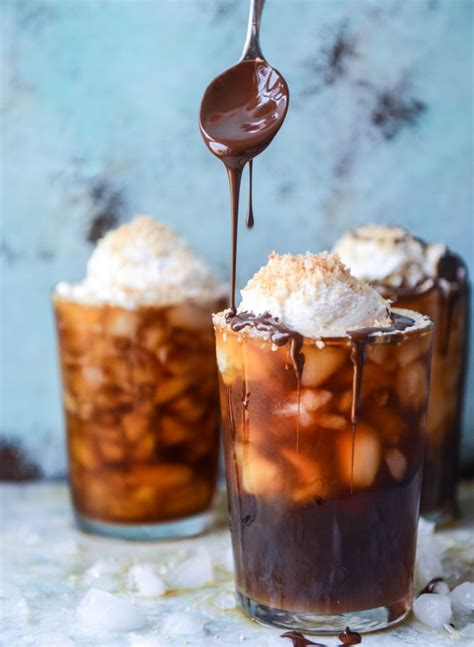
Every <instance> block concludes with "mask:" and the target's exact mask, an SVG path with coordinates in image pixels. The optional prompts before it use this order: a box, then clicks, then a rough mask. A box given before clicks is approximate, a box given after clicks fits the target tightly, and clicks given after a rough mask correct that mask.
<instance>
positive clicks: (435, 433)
mask: <svg viewBox="0 0 474 647" xmlns="http://www.w3.org/2000/svg"><path fill="white" fill-rule="evenodd" d="M374 287H375V288H376V289H377V290H378V291H379V292H381V294H382V295H383V296H384V297H386V298H389V299H391V300H392V302H394V303H395V304H396V306H397V307H400V308H409V309H411V310H416V311H418V312H421V313H422V314H424V315H427V316H428V317H431V319H433V321H434V322H435V333H434V343H433V360H432V368H431V384H430V398H429V404H428V435H427V440H426V453H425V463H424V469H423V485H422V488H421V505H420V510H421V514H422V515H423V516H425V517H427V518H428V519H430V520H432V521H435V522H436V523H439V524H442V523H445V522H447V521H450V520H451V519H452V518H453V517H455V516H456V514H457V504H456V486H457V481H458V475H459V448H460V442H461V431H462V429H461V427H462V413H463V402H464V395H465V378H466V366H467V356H468V337H469V284H468V278H467V269H466V266H465V264H464V263H463V262H462V261H461V259H460V258H458V257H457V256H454V255H451V254H447V255H446V256H445V257H443V258H442V259H441V262H440V276H439V277H437V278H436V280H433V279H427V280H426V281H425V282H424V283H423V284H421V285H419V286H417V287H416V288H409V289H408V288H407V289H403V288H400V289H396V288H390V287H388V286H382V285H374Z"/></svg>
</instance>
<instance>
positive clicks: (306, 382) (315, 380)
mask: <svg viewBox="0 0 474 647" xmlns="http://www.w3.org/2000/svg"><path fill="white" fill-rule="evenodd" d="M304 356H305V362H304V366H303V374H302V376H301V385H302V386H311V387H318V386H320V385H321V384H323V383H324V382H325V381H326V380H328V379H329V378H330V377H331V375H332V374H333V373H334V372H335V371H337V369H338V368H339V367H340V366H341V365H342V364H343V363H344V360H345V358H346V354H345V353H343V352H341V351H340V350H339V349H336V348H331V346H328V347H327V348H324V349H323V350H319V349H318V350H316V349H312V350H309V349H305V353H304Z"/></svg>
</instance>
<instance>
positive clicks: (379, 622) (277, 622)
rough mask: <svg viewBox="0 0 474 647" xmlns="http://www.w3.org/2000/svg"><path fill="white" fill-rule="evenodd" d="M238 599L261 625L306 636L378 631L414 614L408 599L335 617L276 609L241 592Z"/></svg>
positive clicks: (335, 615) (333, 614)
mask: <svg viewBox="0 0 474 647" xmlns="http://www.w3.org/2000/svg"><path fill="white" fill-rule="evenodd" d="M237 600H238V602H239V604H240V606H241V607H242V609H243V610H244V611H245V613H247V614H248V615H249V616H250V617H251V618H253V619H254V620H256V621H257V622H259V623H261V624H264V625H271V626H273V627H281V628H282V629H293V630H296V631H301V632H302V633H306V634H335V633H339V632H341V631H344V629H345V628H346V627H350V628H351V630H352V631H357V632H359V633H365V632H368V631H376V630H377V629H385V628H386V627H390V626H392V625H394V624H397V623H399V622H401V621H402V620H404V619H405V618H406V616H407V615H408V613H409V612H410V604H409V603H408V598H404V599H403V600H400V601H398V602H395V603H394V604H392V605H390V606H389V607H377V608H376V609H364V610H363V611H349V612H347V613H332V614H331V613H327V614H324V613H321V614H319V613H306V612H298V611H284V610H283V609H275V608H273V607H268V606H266V605H264V604H260V603H259V602H257V601H256V600H253V599H252V598H249V597H247V596H245V595H242V594H241V593H239V592H237Z"/></svg>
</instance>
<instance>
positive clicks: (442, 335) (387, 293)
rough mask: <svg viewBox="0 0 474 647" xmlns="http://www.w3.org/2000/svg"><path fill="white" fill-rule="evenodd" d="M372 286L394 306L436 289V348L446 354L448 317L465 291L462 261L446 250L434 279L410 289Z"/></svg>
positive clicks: (379, 284)
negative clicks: (438, 314) (438, 311)
mask: <svg viewBox="0 0 474 647" xmlns="http://www.w3.org/2000/svg"><path fill="white" fill-rule="evenodd" d="M417 240H419V242H420V243H421V244H422V245H423V247H425V248H426V247H428V245H427V244H426V243H425V242H424V241H423V240H421V239H417ZM372 285H373V287H374V288H375V289H376V290H377V291H378V292H379V293H380V294H381V295H382V296H383V297H385V298H388V299H390V300H391V301H392V303H393V304H394V305H396V304H397V302H398V301H399V300H401V299H416V298H417V297H421V296H423V295H425V294H428V292H431V291H432V290H437V291H438V292H439V294H440V296H441V299H442V303H443V305H444V307H443V309H442V310H443V313H444V316H443V317H442V319H441V321H438V322H437V327H438V331H439V332H438V346H439V349H440V350H441V353H442V354H446V353H447V351H448V347H449V341H450V331H451V329H452V317H453V312H454V307H455V305H456V303H457V301H458V300H459V299H460V298H461V297H462V296H464V295H465V294H466V292H467V291H468V289H469V288H468V279H467V267H466V265H465V263H464V262H463V260H462V259H461V258H460V257H459V256H457V255H456V254H453V253H452V252H450V251H449V250H448V251H446V253H445V254H444V256H442V257H441V258H440V260H439V262H438V267H437V273H436V275H435V276H426V277H425V278H424V279H423V280H422V281H420V282H419V283H417V285H414V286H408V285H405V284H402V285H400V286H399V287H394V286H391V285H387V284H385V283H384V282H383V281H381V282H373V283H372Z"/></svg>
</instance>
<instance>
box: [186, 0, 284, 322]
mask: <svg viewBox="0 0 474 647" xmlns="http://www.w3.org/2000/svg"><path fill="white" fill-rule="evenodd" d="M262 9H263V0H251V6H250V20H249V29H248V35H247V41H246V46H245V48H244V54H243V57H242V59H241V61H240V62H239V63H237V65H234V66H233V67H231V68H230V69H228V70H227V71H225V72H223V73H222V74H221V75H219V76H218V77H216V78H215V79H214V80H213V81H211V83H210V84H209V86H208V87H207V89H206V91H205V92H204V96H203V98H202V102H201V109H200V115H199V125H200V129H201V134H202V136H203V139H204V142H205V143H206V145H207V147H208V148H209V150H210V151H211V152H212V153H213V154H214V155H215V156H216V157H218V158H219V159H220V160H221V161H222V162H223V163H224V164H225V167H226V170H227V175H228V178H229V186H230V198H231V215H232V280H231V293H230V308H231V311H232V312H233V313H235V312H236V307H235V283H236V258H237V232H238V217H239V193H240V182H241V178H242V170H243V168H244V167H245V165H246V164H248V163H250V162H251V161H252V160H253V158H254V157H256V156H257V155H259V154H260V153H262V152H263V151H264V150H265V149H266V148H267V146H268V145H269V144H270V142H271V141H272V139H273V138H274V137H275V135H276V134H277V132H278V130H279V129H280V127H281V125H282V123H283V121H284V119H285V116H286V112H287V110H288V101H289V92H288V86H287V84H286V81H285V79H284V78H283V77H282V76H281V74H280V73H279V72H278V71H277V70H276V69H275V68H273V67H272V66H271V65H269V64H268V63H267V62H266V61H265V60H264V58H263V55H262V53H261V51H260V46H259V41H258V28H259V21H260V15H261V12H262ZM250 207H251V199H250ZM247 224H248V226H249V227H251V226H253V211H252V210H251V209H250V213H249V217H248V220H247Z"/></svg>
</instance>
